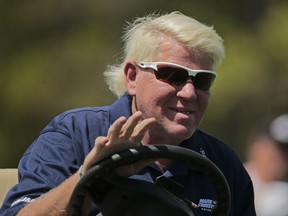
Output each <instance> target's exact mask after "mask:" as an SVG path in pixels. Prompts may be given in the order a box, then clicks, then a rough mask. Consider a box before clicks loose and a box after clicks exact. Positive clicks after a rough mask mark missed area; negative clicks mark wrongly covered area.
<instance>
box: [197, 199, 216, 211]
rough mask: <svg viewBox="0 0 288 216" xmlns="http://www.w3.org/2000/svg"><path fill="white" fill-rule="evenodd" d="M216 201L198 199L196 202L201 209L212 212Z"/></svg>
mask: <svg viewBox="0 0 288 216" xmlns="http://www.w3.org/2000/svg"><path fill="white" fill-rule="evenodd" d="M216 204H217V201H214V200H211V199H200V200H199V203H198V207H199V208H201V210H203V211H209V212H212V211H213V210H214V208H215V207H216Z"/></svg>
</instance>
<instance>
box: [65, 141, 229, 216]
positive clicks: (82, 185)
mask: <svg viewBox="0 0 288 216" xmlns="http://www.w3.org/2000/svg"><path fill="white" fill-rule="evenodd" d="M160 158H165V159H173V160H177V161H182V162H186V163H188V164H191V165H192V166H193V167H194V168H195V169H197V170H199V171H201V172H202V173H203V174H205V175H207V176H208V177H209V178H210V179H211V180H212V182H213V184H214V186H215V189H216V192H217V196H218V197H219V199H218V203H217V208H216V210H215V212H214V215H216V216H220V215H221V216H222V215H223V216H224V215H228V213H229V210H230V203H231V198H230V189H229V186H228V183H227V181H226V178H225V177H224V175H223V173H222V172H221V171H220V169H219V168H218V167H217V166H216V165H215V164H214V163H213V162H212V161H210V160H209V159H207V158H206V157H204V156H203V155H201V154H199V153H197V152H195V151H193V150H190V149H187V148H183V147H179V146H173V145H162V144H161V145H160V144H159V145H158V144H157V145H143V146H140V147H136V148H131V149H127V150H124V151H121V152H118V153H115V154H112V155H111V156H109V157H107V158H106V159H104V160H102V161H100V162H98V163H97V164H95V165H94V166H93V167H92V168H90V169H89V171H88V172H87V173H86V174H85V175H84V176H83V178H81V179H80V181H79V182H78V184H77V185H76V187H75V189H74V191H73V193H72V196H71V199H70V203H69V215H70V216H74V215H75V216H76V215H81V211H82V210H81V209H82V203H83V200H84V199H85V197H86V196H87V194H88V193H89V190H90V188H91V186H92V185H93V184H95V181H97V180H100V181H103V179H104V181H106V180H105V179H107V178H109V176H113V175H114V174H113V170H114V169H115V168H118V167H120V166H123V165H129V164H133V163H135V162H138V161H140V160H144V159H160Z"/></svg>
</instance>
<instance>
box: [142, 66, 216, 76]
mask: <svg viewBox="0 0 288 216" xmlns="http://www.w3.org/2000/svg"><path fill="white" fill-rule="evenodd" d="M158 65H167V66H174V67H178V68H182V69H184V70H186V71H188V75H189V76H193V77H195V76H196V74H198V73H210V74H213V75H214V76H215V79H216V77H217V73H216V72H214V71H212V70H192V69H190V68H187V67H184V66H182V65H179V64H175V63H171V62H140V63H139V64H138V66H139V67H141V68H143V69H146V68H151V69H153V70H155V71H158Z"/></svg>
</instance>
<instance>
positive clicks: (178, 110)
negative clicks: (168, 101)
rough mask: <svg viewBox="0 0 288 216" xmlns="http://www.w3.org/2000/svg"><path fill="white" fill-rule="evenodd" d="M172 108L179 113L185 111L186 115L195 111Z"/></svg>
mask: <svg viewBox="0 0 288 216" xmlns="http://www.w3.org/2000/svg"><path fill="white" fill-rule="evenodd" d="M171 110H173V111H174V112H177V113H183V114H185V115H191V114H192V113H193V111H188V110H180V109H175V108H171Z"/></svg>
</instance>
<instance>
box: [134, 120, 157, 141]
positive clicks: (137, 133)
mask: <svg viewBox="0 0 288 216" xmlns="http://www.w3.org/2000/svg"><path fill="white" fill-rule="evenodd" d="M155 122H156V119H155V118H149V119H144V120H143V121H141V122H140V123H139V124H137V125H136V126H135V128H134V131H133V133H132V134H131V136H130V140H131V141H133V142H141V140H142V139H143V137H144V135H145V132H146V131H147V130H148V128H149V127H150V126H151V125H152V124H154V123H155Z"/></svg>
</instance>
